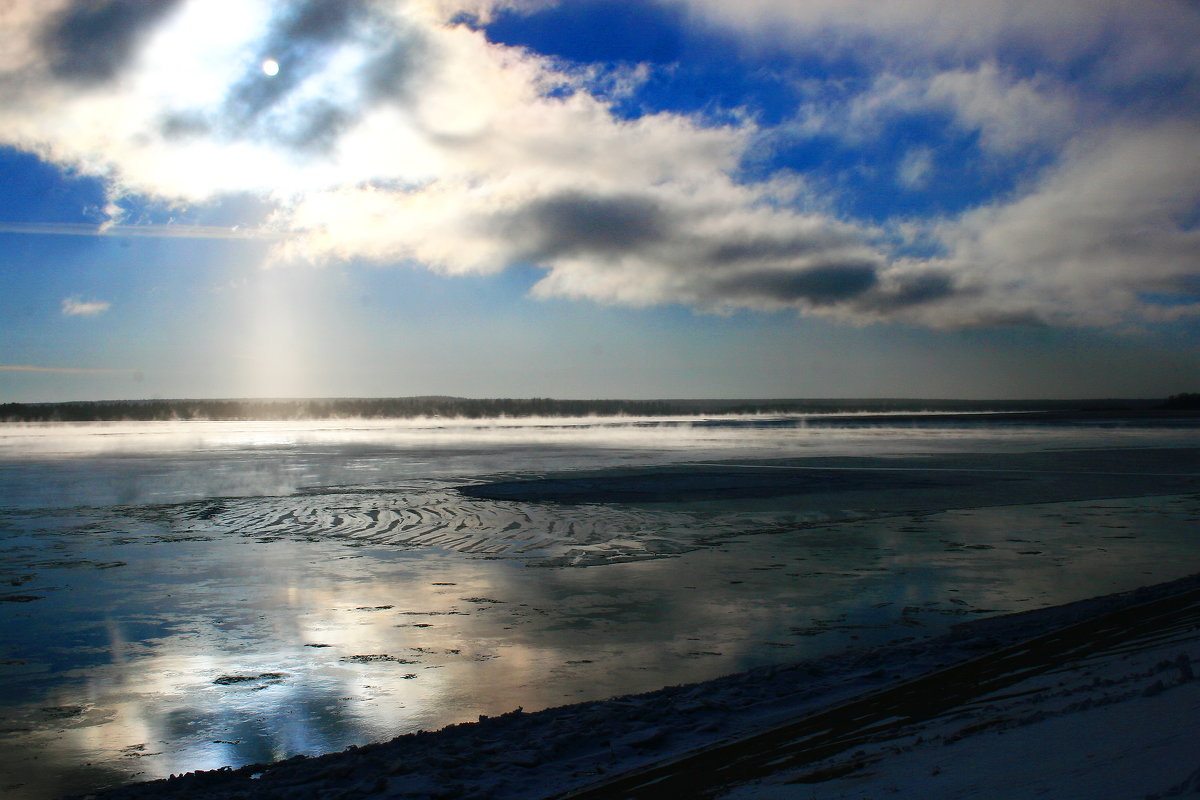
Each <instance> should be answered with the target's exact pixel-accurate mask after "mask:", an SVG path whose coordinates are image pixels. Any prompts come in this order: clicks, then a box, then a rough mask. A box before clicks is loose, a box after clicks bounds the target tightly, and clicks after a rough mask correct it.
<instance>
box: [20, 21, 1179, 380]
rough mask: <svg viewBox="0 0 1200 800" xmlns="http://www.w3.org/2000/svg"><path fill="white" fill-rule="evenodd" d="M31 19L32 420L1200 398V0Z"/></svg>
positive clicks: (27, 114) (25, 101)
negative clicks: (82, 404) (226, 406)
mask: <svg viewBox="0 0 1200 800" xmlns="http://www.w3.org/2000/svg"><path fill="white" fill-rule="evenodd" d="M0 30H2V31H3V39H4V41H5V43H6V44H5V48H4V50H3V52H0V287H3V288H2V291H0V402H12V401H18V402H37V401H62V400H76V399H85V400H86V399H123V398H151V397H157V398H173V397H195V398H198V397H296V396H320V397H355V396H409V395H434V394H438V395H461V396H472V397H496V396H502V397H529V396H550V397H562V398H588V397H624V398H649V397H673V398H683V397H711V398H717V397H942V398H999V397H1006V398H1041V397H1045V398H1062V397H1158V396H1166V395H1168V394H1173V393H1178V392H1185V391H1197V390H1200V4H1197V3H1196V2H1194V1H1193V0H1136V1H1134V0H1129V1H1128V2H1126V1H1124V0H1055V2H1045V0H1007V2H1004V3H997V2H994V0H904V1H901V0H870V2H868V1H867V0H804V2H797V1H796V0H740V1H739V2H736V3H731V2H728V0H343V1H342V2H331V1H328V0H291V1H290V2H281V1H276V2H271V1H270V0H158V2H153V3H146V2H141V1H140V0H5V1H4V2H0Z"/></svg>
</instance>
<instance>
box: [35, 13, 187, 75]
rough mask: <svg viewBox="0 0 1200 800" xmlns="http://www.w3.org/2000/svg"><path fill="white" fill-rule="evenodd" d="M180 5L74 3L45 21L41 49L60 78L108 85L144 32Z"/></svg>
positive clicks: (128, 57)
mask: <svg viewBox="0 0 1200 800" xmlns="http://www.w3.org/2000/svg"><path fill="white" fill-rule="evenodd" d="M177 5H179V0H159V1H158V2H154V3H146V2H142V0H73V1H72V2H70V3H68V4H67V5H66V7H64V8H62V9H61V10H58V11H57V12H55V13H54V14H52V15H51V16H50V17H49V18H48V19H47V24H46V26H45V27H44V28H43V29H42V35H41V45H42V48H43V51H44V53H45V57H46V64H47V66H48V67H49V69H50V72H51V74H53V75H54V76H55V77H56V78H59V79H62V80H66V81H71V82H78V83H83V84H95V83H104V82H106V81H110V80H112V79H113V78H115V77H116V76H117V75H118V74H119V73H120V72H121V70H122V69H124V68H125V67H126V66H127V65H128V63H129V61H130V59H131V57H132V55H133V52H134V49H135V47H136V45H137V44H138V41H139V39H140V38H141V36H142V35H143V33H144V32H145V31H146V30H148V29H150V28H152V27H153V26H154V25H155V24H156V23H158V22H159V21H160V20H161V19H163V18H164V17H166V16H167V15H168V14H169V13H170V12H171V11H172V9H173V8H174V7H175V6H177Z"/></svg>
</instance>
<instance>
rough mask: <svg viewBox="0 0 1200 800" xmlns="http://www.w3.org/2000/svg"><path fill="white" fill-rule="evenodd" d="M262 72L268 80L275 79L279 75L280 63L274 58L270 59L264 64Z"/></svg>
mask: <svg viewBox="0 0 1200 800" xmlns="http://www.w3.org/2000/svg"><path fill="white" fill-rule="evenodd" d="M262 71H263V74H264V75H266V76H267V77H268V78H273V77H275V76H276V75H278V74H279V62H278V61H276V60H275V59H273V58H268V59H267V60H266V61H264V62H262Z"/></svg>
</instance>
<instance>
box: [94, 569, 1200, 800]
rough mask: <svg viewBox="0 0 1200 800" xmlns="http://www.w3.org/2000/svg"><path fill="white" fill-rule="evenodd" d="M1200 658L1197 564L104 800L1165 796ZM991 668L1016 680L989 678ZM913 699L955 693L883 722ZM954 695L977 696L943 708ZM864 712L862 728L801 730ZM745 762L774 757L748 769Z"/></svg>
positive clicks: (1182, 780) (139, 787) (1190, 763)
mask: <svg viewBox="0 0 1200 800" xmlns="http://www.w3.org/2000/svg"><path fill="white" fill-rule="evenodd" d="M1113 614H1118V615H1119V616H1112V615H1113ZM1104 615H1109V616H1104ZM1056 631H1057V632H1060V633H1057V634H1054V635H1047V634H1051V633H1053V632H1056ZM1038 637H1041V638H1038ZM1076 640H1077V641H1076ZM1073 641H1076V644H1077V645H1078V646H1074V649H1072V646H1073V645H1072V644H1071V643H1072V642H1073ZM1018 645H1019V646H1018ZM1014 658H1016V659H1017V661H1013V659H1014ZM1006 659H1007V660H1006ZM1197 660H1200V575H1197V576H1192V577H1189V578H1185V579H1182V580H1179V581H1173V582H1171V583H1167V584H1160V585H1157V586H1152V587H1146V588H1142V589H1138V590H1135V591H1132V592H1125V593H1121V594H1116V595H1110V596H1106V597H1101V598H1094V599H1090V600H1085V601H1080V602H1077V603H1071V604H1069V605H1065V606H1059V607H1055V608H1048V609H1042V610H1037V611H1031V612H1025V613H1022V614H1013V615H1008V616H1002V617H993V618H989V619H982V620H977V621H974V622H970V623H966V624H963V625H961V626H958V627H957V628H956V629H954V630H953V631H952V632H951V633H950V634H947V635H945V636H942V637H938V638H935V639H927V640H920V641H913V642H909V643H904V644H898V645H892V646H888V647H882V648H876V649H869V650H863V651H852V652H847V653H843V654H840V655H836V656H831V657H827V658H823V659H818V660H813V661H807V662H802V663H798V664H793V665H787V666H777V667H770V668H765V669H759V670H753V671H750V672H746V673H740V674H737V675H732V676H728V677H725V678H720V679H717V680H714V681H709V682H706V683H702V684H694V685H689V686H677V687H668V688H666V689H662V690H660V691H657V692H653V693H649V694H643V695H636V696H629V697H621V698H614V699H611V700H607V701H602V702H592V703H583V704H578V705H573V706H564V707H560V708H553V709H548V710H545V711H540V712H537V713H523V712H521V711H520V710H514V711H513V712H511V713H508V714H505V715H503V716H500V717H493V718H481V719H480V720H479V722H477V723H468V724H462V725H454V726H450V727H448V728H445V729H443V730H441V731H437V732H425V733H418V734H413V735H408V736H401V737H398V738H396V739H394V740H392V741H390V742H386V743H382V744H373V745H367V746H364V747H358V748H350V749H348V750H346V751H344V752H340V753H333V754H329V755H325V756H320V757H310V758H305V757H296V758H292V759H288V760H287V761H283V762H279V763H276V764H271V765H253V766H247V767H242V768H240V769H236V770H228V769H226V770H218V771H212V772H202V773H191V774H188V775H185V776H177V777H173V778H171V779H168V780H165V781H154V782H149V783H143V784H135V785H131V786H127V787H123V788H120V789H116V790H112V791H108V792H102V793H99V794H96V795H92V797H95V798H97V800H135V798H190V799H192V800H218V799H222V800H224V799H225V798H230V799H231V798H285V797H286V798H297V797H312V798H347V799H349V798H380V799H381V800H382V799H383V798H394V799H395V800H401V799H403V800H428V799H429V798H459V797H461V798H502V799H503V800H517V799H518V798H521V799H525V798H528V799H530V800H532V799H533V798H546V797H556V796H571V797H575V796H581V797H582V796H586V797H597V798H599V797H609V796H613V797H616V796H620V797H625V796H644V797H670V796H684V795H681V794H678V793H676V794H674V795H672V794H671V792H672V791H676V790H673V789H671V786H672V783H671V781H672V780H676V781H677V780H679V779H680V776H683V778H684V779H686V780H685V782H688V786H689V787H690V788H689V792H690V793H691V795H690V796H729V797H738V798H742V797H746V798H750V797H795V796H797V792H798V791H800V788H801V787H803V786H805V785H812V784H822V785H824V786H826V788H825V789H822V790H821V792H820V794H821V796H825V792H826V791H834V792H836V795H835V796H838V797H842V796H845V797H874V796H877V795H880V794H886V795H888V796H899V797H909V796H911V797H916V796H920V797H947V798H949V797H997V798H999V797H1005V798H1011V797H1024V796H1059V797H1089V798H1101V797H1114V798H1117V797H1121V798H1128V797H1139V798H1141V797H1144V798H1165V797H1172V796H1178V795H1180V794H1183V793H1186V792H1192V791H1196V790H1197V789H1198V788H1200V770H1197V768H1198V767H1200V763H1197V757H1196V755H1195V753H1194V742H1195V741H1200V681H1196V680H1195V679H1194V677H1193V676H1194V673H1195V672H1197V671H1200V665H1198V664H1195V662H1196V661H1197ZM964 663H966V664H967V665H968V668H967V671H965V672H964V671H963V669H964V668H963V667H961V666H956V665H962V664H964ZM980 664H983V665H987V664H991V665H992V666H991V667H990V670H991V672H989V673H988V674H993V673H994V674H995V675H998V676H999V683H995V684H992V683H987V682H986V681H982V680H981V679H979V677H978V675H977V674H976V673H977V672H978V670H977V669H976V666H977V665H980ZM947 668H951V669H950V670H949V671H947ZM972 669H976V672H972V671H971V670H972ZM955 670H957V671H955ZM972 676H974V677H972ZM897 692H899V693H901V694H906V695H907V696H908V697H909V698H910V700H911V698H912V697H914V696H915V697H916V698H917V705H918V706H921V705H922V704H921V703H920V698H922V697H928V698H929V699H930V700H931V701H932V700H933V699H935V698H936V699H938V701H939V702H937V703H930V704H929V706H930V708H931V712H930V713H929V714H917V715H912V714H908V713H907V712H903V711H895V712H894V713H890V712H889V713H883V712H884V711H886V709H887V708H888V707H887V706H886V705H881V703H882V704H886V703H888V702H892V700H891V699H889V698H892V699H894V698H895V697H896V696H898V695H897ZM951 692H959V693H960V695H961V696H960V697H959V699H958V700H956V701H954V702H946V697H948V696H949V695H948V693H951ZM847 708H850V709H853V710H854V714H852V715H851V716H852V717H853V718H854V719H856V720H857V719H861V720H863V722H862V724H860V726H859V728H858V729H855V730H852V731H850V732H846V731H836V730H834V732H833V733H832V734H831V732H830V731H831V730H833V729H829V730H826V729H825V728H822V730H820V731H810V732H808V733H803V732H802V729H801V728H796V727H795V726H796V725H797V724H801V725H802V724H803V721H804V720H817V721H818V723H819V724H820V725H824V723H825V721H826V720H827V717H828V715H830V714H833V715H835V716H836V715H842V716H845V709H847ZM872 714H875V715H876V716H878V717H879V718H878V719H877V720H875V721H873V722H872V721H871V715H872ZM880 715H882V716H880ZM851 727H853V726H851ZM831 737H832V738H831ZM839 737H840V738H839ZM843 744H844V746H842V745H843ZM814 745H815V746H814ZM772 748H775V749H776V750H778V752H777V753H773V751H772ZM746 753H751V754H756V757H757V756H761V755H762V754H770V755H773V756H774V757H772V758H767V759H765V760H766V761H768V762H771V765H768V766H760V767H757V768H753V769H747V768H746V767H745V766H744V765H745V762H744V761H738V759H741V758H743V757H744V756H745V755H746ZM751 760H753V759H751ZM760 760H762V759H761V758H760ZM723 763H739V764H742V766H741V767H739V768H738V769H732V770H727V771H726V772H725V773H722V772H721V770H722V769H723V768H722V767H721V766H720V765H721V764H723ZM698 764H699V765H704V769H703V770H702V769H698V768H697V767H696V765H698ZM648 769H656V770H657V772H654V773H652V775H651V777H649V778H644V777H641V775H642V773H644V772H645V771H646V770H648ZM722 776H723V777H722ZM614 781H617V782H616V783H614ZM809 788H816V787H814V786H809ZM803 791H806V792H807V791H808V788H805V789H803ZM1047 792H1049V794H1047ZM804 796H807V795H804Z"/></svg>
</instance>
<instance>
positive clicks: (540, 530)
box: [178, 490, 767, 565]
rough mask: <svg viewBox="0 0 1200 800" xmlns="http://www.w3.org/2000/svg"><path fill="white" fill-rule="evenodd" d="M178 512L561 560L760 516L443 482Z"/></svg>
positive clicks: (618, 556)
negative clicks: (515, 495) (490, 491)
mask: <svg viewBox="0 0 1200 800" xmlns="http://www.w3.org/2000/svg"><path fill="white" fill-rule="evenodd" d="M178 515H179V522H180V523H181V524H183V525H185V526H186V527H188V528H189V529H191V530H196V529H201V530H217V531H228V532H231V533H240V534H243V535H248V536H288V537H293V536H299V537H305V536H319V537H322V538H325V537H334V538H340V539H346V540H350V541H353V542H356V543H361V544H364V545H390V546H400V547H412V548H415V547H438V548H444V549H447V550H454V551H457V552H462V553H471V554H478V555H486V556H526V557H530V556H539V557H541V559H542V561H541V563H545V564H562V565H585V564H594V563H605V562H610V561H627V560H634V559H639V558H654V557H661V556H663V555H669V554H673V553H681V552H686V551H689V550H694V549H696V548H697V547H700V546H703V542H704V541H705V540H706V539H712V538H715V537H719V536H722V535H729V534H732V533H735V532H738V531H748V530H755V529H761V528H762V527H763V525H764V524H765V523H766V522H767V519H766V518H765V517H763V516H762V515H736V516H735V515H732V514H717V513H699V512H697V513H685V512H669V511H648V510H642V509H622V508H613V507H611V506H602V505H575V506H570V505H558V504H551V503H547V504H538V503H521V502H508V501H496V500H477V499H472V498H468V497H464V496H462V495H460V494H458V493H457V492H453V491H446V490H430V491H420V492H413V493H402V492H398V493H380V492H356V491H347V492H340V493H321V494H317V493H313V494H306V495H300V496H294V497H257V498H230V499H225V500H221V501H207V502H203V503H191V504H187V505H186V506H182V507H180V508H179V509H178Z"/></svg>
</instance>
